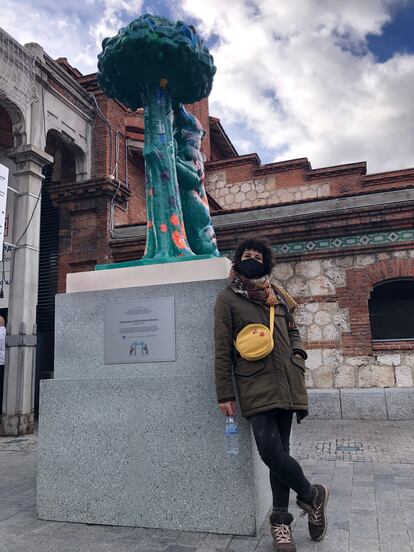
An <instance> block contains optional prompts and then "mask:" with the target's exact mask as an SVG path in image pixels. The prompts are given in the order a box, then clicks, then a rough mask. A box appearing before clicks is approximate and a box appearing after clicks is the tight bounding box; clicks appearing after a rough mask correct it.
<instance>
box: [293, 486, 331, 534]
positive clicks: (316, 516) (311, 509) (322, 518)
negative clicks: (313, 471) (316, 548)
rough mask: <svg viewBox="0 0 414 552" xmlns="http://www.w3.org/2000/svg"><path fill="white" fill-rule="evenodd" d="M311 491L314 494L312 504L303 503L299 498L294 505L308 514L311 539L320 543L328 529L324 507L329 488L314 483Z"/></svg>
mask: <svg viewBox="0 0 414 552" xmlns="http://www.w3.org/2000/svg"><path fill="white" fill-rule="evenodd" d="M313 489H314V493H315V494H314V497H313V500H312V504H308V503H307V502H303V500H300V499H299V498H298V499H297V500H296V504H297V505H298V506H299V508H302V510H304V512H306V513H307V514H308V528H309V535H310V536H311V539H312V540H314V541H320V540H322V539H323V537H324V536H325V533H326V529H327V527H328V521H327V519H326V505H327V503H328V499H329V488H328V487H327V486H326V485H320V484H319V483H316V484H315V485H313Z"/></svg>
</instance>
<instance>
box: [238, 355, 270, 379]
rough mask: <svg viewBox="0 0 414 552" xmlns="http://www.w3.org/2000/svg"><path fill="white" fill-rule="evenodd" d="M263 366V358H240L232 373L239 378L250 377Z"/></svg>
mask: <svg viewBox="0 0 414 552" xmlns="http://www.w3.org/2000/svg"><path fill="white" fill-rule="evenodd" d="M264 367H265V363H264V360H254V361H252V360H245V359H243V358H240V359H238V360H237V363H236V365H235V367H234V375H235V376H237V377H239V378H251V377H252V376H255V375H256V374H258V373H259V372H261V371H262V370H263V369H264Z"/></svg>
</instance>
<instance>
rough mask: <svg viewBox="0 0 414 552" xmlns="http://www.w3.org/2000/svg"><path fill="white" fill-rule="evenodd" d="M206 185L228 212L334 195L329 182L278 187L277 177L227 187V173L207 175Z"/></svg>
mask: <svg viewBox="0 0 414 552" xmlns="http://www.w3.org/2000/svg"><path fill="white" fill-rule="evenodd" d="M206 185H207V190H208V192H209V193H210V194H211V196H212V197H213V198H214V199H215V200H216V201H217V202H218V203H219V204H220V205H222V206H223V208H224V209H240V208H245V207H258V206H263V205H274V204H277V203H289V202H293V201H302V200H304V199H318V198H322V197H329V196H330V195H331V190H330V185H329V183H328V182H310V183H308V184H306V185H302V186H300V185H299V186H298V185H289V186H286V185H283V184H278V185H277V183H276V181H275V175H270V176H264V177H263V178H256V179H253V180H247V181H241V182H236V183H234V184H232V183H227V178H226V172H224V171H220V172H211V173H207V175H206ZM279 186H280V187H279Z"/></svg>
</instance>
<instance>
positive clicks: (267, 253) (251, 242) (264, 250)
mask: <svg viewBox="0 0 414 552" xmlns="http://www.w3.org/2000/svg"><path fill="white" fill-rule="evenodd" d="M247 249H253V251H258V252H259V253H261V254H262V255H263V267H264V269H265V274H270V273H271V272H272V269H273V267H274V266H275V259H274V256H273V251H272V248H271V247H270V244H269V242H268V241H267V240H265V239H260V240H258V239H256V238H247V239H245V240H243V241H242V242H240V243H239V244H238V245H237V247H236V250H235V251H234V255H233V265H234V267H235V268H236V269H237V265H238V264H239V263H240V261H241V258H242V255H243V253H244V252H245V251H246V250H247Z"/></svg>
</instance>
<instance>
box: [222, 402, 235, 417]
mask: <svg viewBox="0 0 414 552" xmlns="http://www.w3.org/2000/svg"><path fill="white" fill-rule="evenodd" d="M219 408H220V410H221V412H222V413H223V414H224V415H225V416H235V415H236V402H235V401H227V402H224V403H220V404H219Z"/></svg>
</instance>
